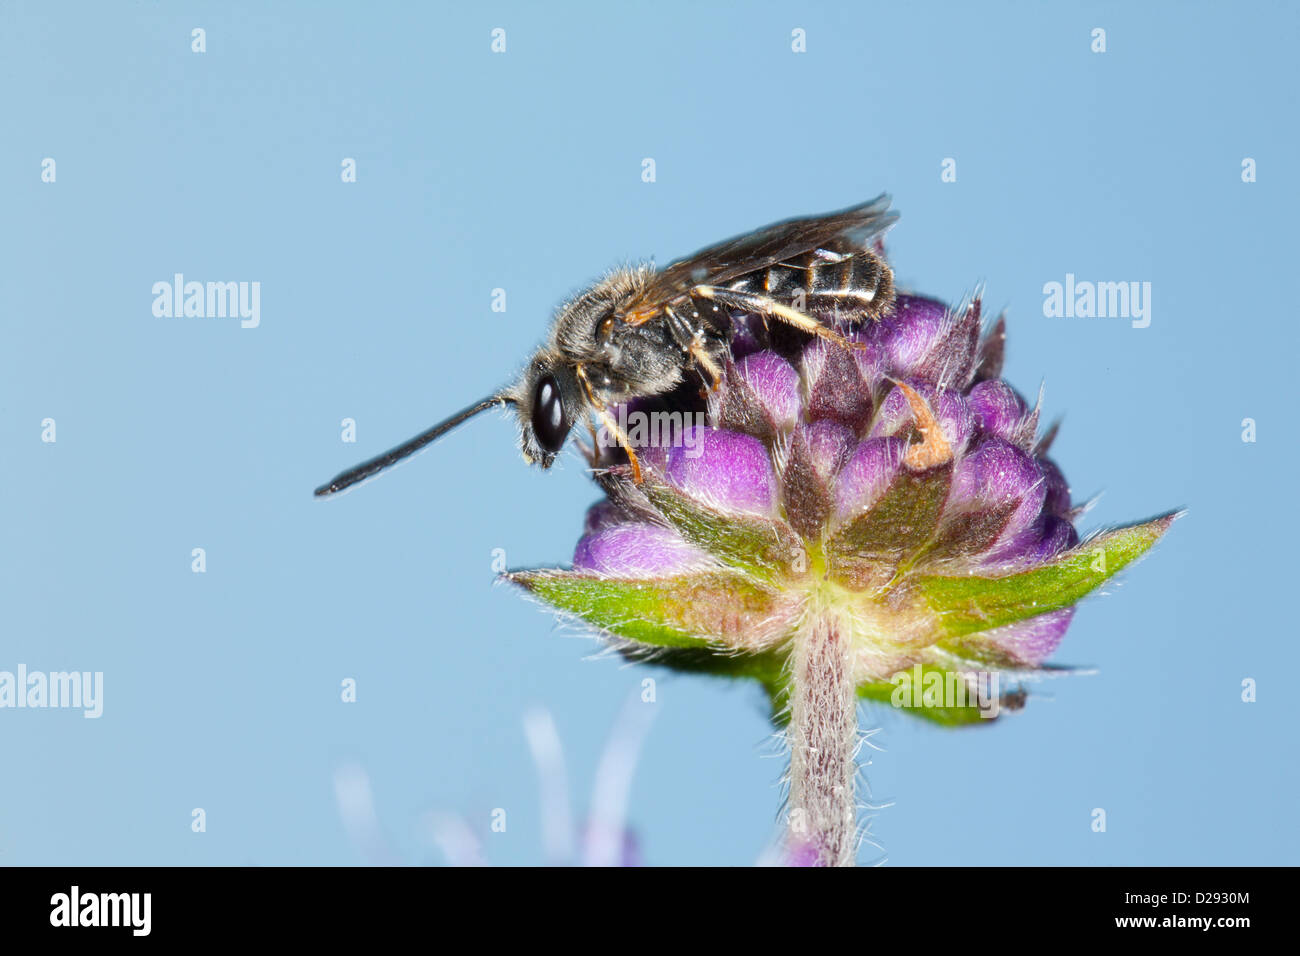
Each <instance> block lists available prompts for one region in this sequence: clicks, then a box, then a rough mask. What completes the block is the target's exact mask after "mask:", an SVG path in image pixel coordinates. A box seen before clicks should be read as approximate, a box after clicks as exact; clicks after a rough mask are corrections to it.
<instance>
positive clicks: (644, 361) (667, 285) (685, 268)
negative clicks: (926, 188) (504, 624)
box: [316, 196, 897, 497]
mask: <svg viewBox="0 0 1300 956" xmlns="http://www.w3.org/2000/svg"><path fill="white" fill-rule="evenodd" d="M888 210H889V199H888V197H886V196H880V197H878V198H876V199H873V200H872V201H871V202H867V203H863V204H861V205H858V206H852V207H850V208H848V209H845V210H842V211H840V212H833V213H828V214H826V215H824V216H809V217H806V218H802V219H787V220H785V221H783V222H779V223H776V224H774V225H771V226H767V227H766V228H763V229H760V230H758V231H757V232H752V233H748V234H746V235H743V236H737V237H736V238H734V239H729V240H727V241H726V242H721V243H719V244H717V245H715V246H710V247H708V248H707V249H702V250H700V251H699V252H697V253H696V254H695V255H693V256H689V257H688V258H685V259H680V260H678V261H676V262H674V263H672V264H671V265H669V266H667V267H666V268H664V269H661V270H656V269H655V268H654V267H652V266H639V267H635V268H629V269H618V270H615V271H614V272H612V273H610V274H609V275H608V276H606V277H605V278H603V279H601V280H600V281H599V282H597V283H596V284H595V285H593V286H592V287H591V288H589V289H587V290H586V291H585V292H583V293H582V294H581V295H579V296H577V297H576V298H574V299H573V300H571V301H569V302H566V303H564V304H563V305H561V306H560V308H559V309H558V310H557V311H556V317H555V323H554V325H553V326H552V327H551V333H550V336H549V338H548V339H547V341H546V344H545V345H543V346H542V347H541V348H540V349H538V351H537V354H536V355H534V356H533V358H532V361H530V362H529V363H528V366H527V368H525V369H524V372H523V374H522V375H521V376H520V378H519V381H518V382H516V383H515V384H514V385H513V386H511V387H510V388H507V389H505V390H503V391H502V392H500V393H499V394H496V395H492V396H491V397H489V398H485V399H483V400H482V401H480V402H477V403H476V404H474V405H471V406H470V407H469V408H466V409H464V410H463V411H461V412H459V413H457V414H456V415H453V416H452V417H451V418H449V419H447V420H446V421H444V422H440V423H439V424H437V425H435V426H433V427H432V428H430V429H429V430H428V431H425V432H421V433H420V434H419V435H417V436H415V437H414V438H412V439H411V440H410V441H408V442H406V443H405V444H403V445H399V446H398V447H396V448H394V449H392V450H390V451H387V452H385V453H384V454H382V455H379V456H378V457H376V458H372V459H370V460H369V461H366V462H362V463H361V464H360V465H357V466H356V467H355V468H351V469H349V470H348V471H345V472H343V473H341V474H339V475H337V476H336V477H335V478H334V479H333V480H331V481H330V482H329V483H328V484H325V485H322V486H321V487H319V488H317V489H316V495H317V496H318V497H323V496H326V495H331V494H334V493H335V492H338V491H342V490H343V489H345V488H348V487H350V486H351V485H354V484H356V483H357V482H359V481H364V480H365V479H367V478H370V477H371V476H373V475H375V474H378V473H379V472H380V471H383V470H384V469H385V468H387V467H389V466H390V465H393V464H395V463H396V462H398V461H401V460H402V459H403V458H406V457H407V456H409V455H413V454H414V453H415V452H417V451H419V450H420V449H422V448H424V447H425V446H426V445H428V444H430V443H431V442H433V441H434V440H436V439H437V438H439V437H441V436H442V435H445V434H446V433H447V432H449V431H451V430H452V429H453V428H455V427H456V426H457V425H459V424H461V423H462V422H464V421H465V420H466V419H469V418H472V417H473V416H475V415H477V414H478V413H479V412H482V411H485V410H487V409H489V408H494V407H497V406H504V405H513V406H514V407H515V409H516V410H517V411H518V413H519V433H520V449H521V451H522V452H523V456H524V460H525V461H526V462H528V463H529V464H533V463H536V464H540V465H541V466H542V467H543V468H549V467H550V466H551V464H552V463H553V462H554V461H555V457H556V455H558V454H559V453H560V450H561V449H562V448H563V447H564V443H565V441H566V439H567V438H568V436H569V433H570V432H571V431H572V429H573V427H574V425H576V424H577V423H578V422H579V421H580V420H581V419H582V418H583V417H584V416H585V415H587V414H588V413H591V414H594V415H595V416H596V418H597V419H599V420H600V422H601V424H603V425H604V426H605V427H606V428H608V429H609V430H610V433H611V434H612V435H614V436H615V438H616V439H617V440H618V441H619V444H620V445H622V446H623V448H624V449H625V450H626V451H627V454H628V458H629V461H630V463H631V466H632V474H633V478H634V480H636V481H637V482H638V483H639V482H640V481H641V471H640V466H639V465H638V463H637V458H636V455H635V454H634V453H633V451H632V449H631V448H629V447H628V442H627V436H626V435H624V434H623V433H622V431H621V430H620V428H619V426H618V422H617V420H616V419H615V418H614V416H613V415H612V414H611V412H610V408H611V406H616V405H618V404H620V403H623V402H626V401H628V400H629V399H632V398H639V397H649V396H656V395H663V394H665V393H667V392H669V391H671V390H672V389H674V388H676V387H677V386H678V385H680V384H681V383H682V382H683V380H684V378H685V376H686V375H687V374H688V373H690V372H695V373H697V374H698V375H700V377H701V378H702V379H703V380H704V382H705V384H706V385H708V386H709V387H710V388H714V389H716V388H717V386H718V383H719V382H720V381H721V379H722V372H723V367H724V365H725V362H726V357H727V355H728V352H729V349H730V345H731V340H732V337H733V336H734V334H735V329H734V327H733V324H732V314H733V312H734V313H747V314H750V315H755V316H759V317H761V318H762V319H763V320H764V321H767V320H769V319H770V320H775V321H777V322H782V323H785V324H787V325H789V326H792V327H793V328H796V329H799V330H800V331H802V332H805V333H808V334H810V335H815V336H820V337H821V338H824V339H827V340H829V341H831V342H834V343H836V344H837V345H840V346H842V347H844V348H854V347H855V346H854V345H853V343H851V342H850V341H849V340H848V339H846V338H845V337H844V336H843V335H841V334H840V333H839V332H838V331H836V329H835V328H834V327H833V325H832V322H831V321H830V319H829V318H828V316H829V317H835V316H838V317H840V318H847V319H848V320H849V321H859V322H861V321H866V320H874V319H878V318H880V317H881V316H882V315H885V314H887V313H888V311H889V310H890V309H891V308H892V306H893V303H894V279H893V272H892V271H891V270H890V268H889V266H888V265H887V264H886V263H885V260H884V259H883V258H882V257H881V256H880V255H879V254H878V253H877V252H876V251H874V250H873V249H872V248H871V246H872V244H873V243H875V242H878V240H879V239H880V237H881V236H882V235H883V234H884V232H885V230H886V229H888V228H889V226H891V225H892V224H893V223H894V221H895V220H896V219H897V216H896V215H895V214H893V213H890V212H889V211H888Z"/></svg>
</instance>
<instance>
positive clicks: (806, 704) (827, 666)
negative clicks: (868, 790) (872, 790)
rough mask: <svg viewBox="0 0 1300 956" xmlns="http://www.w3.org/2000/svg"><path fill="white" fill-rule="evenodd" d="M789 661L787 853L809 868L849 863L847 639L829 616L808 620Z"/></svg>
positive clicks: (851, 708) (851, 767)
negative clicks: (788, 811) (790, 666)
mask: <svg viewBox="0 0 1300 956" xmlns="http://www.w3.org/2000/svg"><path fill="white" fill-rule="evenodd" d="M791 664H792V669H791V674H790V681H791V684H790V726H789V730H788V735H789V740H790V802H789V807H790V814H789V843H790V852H791V856H792V859H794V860H795V861H797V862H801V863H805V864H808V865H812V866H853V865H854V863H855V860H856V856H857V804H856V802H855V800H854V796H853V779H854V776H855V774H856V773H857V762H856V753H857V743H858V707H857V695H856V694H855V693H854V687H853V680H852V673H851V668H850V661H849V647H848V640H847V639H846V635H845V634H843V632H842V629H841V627H840V624H839V621H838V620H837V619H836V618H835V617H834V616H833V615H831V614H828V613H825V612H822V613H816V612H815V613H813V614H811V615H810V616H809V618H808V620H807V621H806V623H805V624H804V626H803V627H802V628H801V629H800V632H799V634H798V635H797V636H796V638H795V642H794V648H793V654H792V661H791Z"/></svg>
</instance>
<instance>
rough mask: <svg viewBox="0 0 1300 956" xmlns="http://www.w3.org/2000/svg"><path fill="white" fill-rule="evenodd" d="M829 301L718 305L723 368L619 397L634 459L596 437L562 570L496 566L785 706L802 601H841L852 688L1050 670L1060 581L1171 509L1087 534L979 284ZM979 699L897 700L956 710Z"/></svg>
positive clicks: (838, 612) (975, 710)
mask: <svg viewBox="0 0 1300 956" xmlns="http://www.w3.org/2000/svg"><path fill="white" fill-rule="evenodd" d="M825 318H826V319H827V321H830V322H832V323H836V327H838V328H839V329H840V330H841V331H843V332H844V333H845V334H846V335H847V337H848V338H849V340H850V341H852V342H853V343H854V348H853V349H846V348H844V347H843V346H842V345H839V344H836V343H834V342H828V341H826V340H824V339H821V338H813V337H810V336H808V335H806V334H803V333H799V332H795V331H792V330H790V329H788V328H787V327H785V326H781V325H779V324H776V323H773V322H771V321H768V322H764V320H763V319H762V318H761V317H757V316H751V315H735V316H733V319H734V321H735V323H736V328H737V334H736V336H735V340H734V343H733V348H732V354H731V357H730V360H729V361H728V363H727V365H726V368H725V370H724V375H723V379H722V381H721V383H720V384H719V387H718V388H717V389H716V390H713V391H711V392H710V391H704V392H702V393H697V392H695V391H692V390H683V391H682V392H681V393H679V394H674V395H672V396H666V397H663V398H660V399H652V400H645V399H642V400H638V401H636V402H634V403H631V404H630V405H628V406H626V407H624V408H622V409H619V410H617V411H618V415H619V416H620V421H622V422H625V423H631V427H627V428H626V429H625V431H626V432H627V434H628V437H629V439H630V444H631V445H632V447H633V449H634V451H635V452H636V454H637V456H638V459H639V460H640V462H641V467H642V471H643V481H642V482H641V483H639V484H638V483H636V482H635V481H634V480H633V479H632V475H631V469H630V468H629V467H627V464H626V461H627V459H626V456H625V455H624V454H623V453H622V451H621V449H618V448H617V447H601V448H598V449H595V450H593V452H592V461H593V465H595V466H596V467H595V474H596V476H597V480H598V481H599V482H600V484H601V486H602V488H603V489H604V492H605V498H604V499H603V500H602V501H600V502H599V503H598V504H596V505H595V506H594V507H593V508H592V509H591V511H590V512H589V514H588V516H587V522H586V528H585V532H584V534H583V536H582V538H581V539H580V540H579V542H578V545H577V548H576V550H575V552H574V557H573V567H572V569H571V570H542V571H524V572H514V573H512V574H511V575H510V578H511V580H513V581H514V582H516V583H517V584H520V585H522V586H523V587H525V588H527V589H529V590H530V591H532V592H533V593H535V594H536V595H538V596H539V597H540V598H542V599H543V600H545V601H546V602H548V603H550V604H552V605H553V606H555V607H556V608H558V609H560V610H561V611H564V612H566V613H568V614H571V615H574V616H576V617H579V618H581V619H583V620H584V621H586V622H588V623H590V624H592V625H595V626H596V627H597V628H599V629H600V630H602V631H603V632H605V633H606V634H607V635H609V636H610V637H612V638H613V639H614V640H615V641H616V642H617V643H618V645H619V646H620V648H622V649H623V650H625V651H627V652H629V653H643V652H653V654H654V656H656V657H657V659H658V660H660V661H661V662H663V663H666V664H669V665H673V666H677V667H680V668H683V669H689V670H705V671H709V672H714V673H727V674H734V675H743V676H752V677H755V678H757V679H759V680H760V681H762V682H763V683H764V684H765V685H766V687H767V689H768V691H769V692H770V694H771V695H772V698H773V702H774V713H776V714H777V715H778V716H779V715H780V714H781V712H782V708H783V706H784V703H785V701H784V693H785V691H784V688H785V678H784V674H785V671H786V668H785V665H786V659H787V657H788V655H789V653H790V648H791V645H792V638H793V636H794V635H795V634H796V633H797V632H798V630H799V628H800V627H801V625H802V624H803V623H804V622H805V621H807V620H808V618H809V617H810V615H821V616H825V615H828V614H829V615H831V616H833V617H834V619H835V620H836V621H837V622H838V623H837V633H839V634H842V635H844V640H845V641H846V642H847V645H848V657H847V660H848V662H849V663H848V666H849V670H850V678H851V680H852V684H853V686H854V687H855V688H856V689H857V692H858V694H859V696H862V697H868V698H875V699H881V700H890V699H894V700H895V702H897V696H896V695H897V692H898V691H899V689H900V688H902V687H905V685H907V684H908V682H912V683H916V682H917V681H918V680H922V679H928V677H929V676H930V675H934V674H937V675H940V676H941V677H944V678H948V679H955V680H956V681H957V682H959V683H960V684H961V685H963V686H967V687H978V686H979V681H980V679H982V677H983V676H986V675H987V674H988V673H990V672H992V673H997V674H1007V673H1010V674H1013V675H1015V676H1016V677H1017V678H1020V677H1025V676H1029V675H1032V674H1033V673H1034V672H1036V671H1039V670H1041V669H1043V668H1044V667H1045V664H1046V661H1047V659H1048V658H1049V657H1050V656H1051V655H1052V653H1053V652H1054V651H1055V650H1056V648H1057V645H1058V644H1059V643H1060V642H1061V639H1062V637H1063V636H1064V634H1065V631H1066V629H1067V627H1068V626H1069V624H1070V621H1071V619H1072V617H1073V614H1074V605H1075V604H1076V602H1077V601H1078V600H1079V599H1080V598H1082V597H1083V596H1084V595H1086V594H1088V593H1090V592H1092V591H1093V590H1095V589H1096V588H1097V587H1098V586H1100V585H1101V584H1102V583H1103V582H1104V581H1105V580H1106V579H1107V578H1109V577H1110V576H1112V575H1113V574H1115V573H1116V572H1117V571H1119V570H1120V569H1121V568H1122V567H1124V566H1125V565H1126V564H1128V563H1129V562H1131V561H1133V560H1134V559H1135V558H1137V557H1139V556H1140V555H1141V554H1142V553H1143V552H1145V551H1146V550H1147V549H1148V548H1149V547H1150V546H1151V545H1152V544H1154V542H1155V541H1156V540H1157V539H1158V538H1159V537H1160V536H1161V535H1162V534H1163V533H1164V532H1165V530H1166V529H1167V528H1168V527H1169V524H1170V522H1171V521H1172V520H1173V518H1174V517H1175V516H1174V515H1166V516H1164V517H1160V518H1157V519H1155V520H1152V521H1149V522H1146V523H1144V524H1137V525H1133V526H1129V527H1125V528H1120V529H1117V530H1111V531H1106V532H1103V533H1100V534H1096V535H1094V536H1092V537H1090V538H1087V539H1084V540H1080V537H1079V535H1078V533H1077V532H1076V529H1075V525H1074V522H1075V519H1076V518H1077V517H1078V515H1079V509H1076V508H1075V506H1074V504H1073V502H1072V500H1071V497H1070V490H1069V486H1068V484H1067V483H1066V481H1065V478H1064V476H1063V474H1062V472H1061V470H1060V468H1059V467H1058V466H1057V465H1056V464H1055V462H1053V461H1052V460H1051V459H1050V458H1049V457H1048V449H1049V446H1050V444H1051V439H1052V438H1053V437H1054V430H1053V431H1049V432H1048V433H1047V434H1046V435H1045V436H1042V435H1040V428H1039V424H1040V423H1039V408H1038V406H1037V404H1033V405H1031V404H1030V403H1029V402H1027V401H1026V400H1025V398H1024V397H1023V396H1022V395H1020V394H1019V393H1018V392H1017V391H1016V390H1015V389H1013V388H1012V387H1011V386H1010V385H1008V384H1007V383H1006V382H1004V381H1002V379H1001V378H1000V377H999V376H1000V373H1001V366H1002V355H1003V344H1004V340H1005V324H1004V321H1003V320H1002V319H999V320H998V321H997V322H996V323H995V324H994V325H993V327H992V328H991V329H990V330H988V332H987V333H986V334H984V335H983V336H982V337H981V315H980V302H979V300H978V299H975V300H974V301H971V302H969V303H966V304H963V305H961V306H959V307H957V308H948V307H947V306H945V305H944V304H943V303H941V302H939V301H936V300H934V299H930V298H925V297H922V296H916V295H900V296H899V297H898V298H897V300H896V302H895V304H894V308H893V309H892V311H891V312H890V313H889V314H888V315H886V316H885V317H884V318H883V319H880V320H878V321H870V322H866V323H862V324H850V323H847V322H842V321H839V320H838V319H836V318H835V317H825ZM674 416H676V417H674ZM656 422H657V424H656ZM638 423H642V424H646V423H648V424H647V427H644V428H641V429H640V430H638V429H637V428H636V427H635V425H636V424H638ZM665 435H668V436H670V439H671V440H668V441H665V440H664V438H665ZM602 444H605V443H602ZM985 690H987V685H985ZM1015 694H1016V695H1019V691H1017V692H1015ZM1002 699H1003V701H1004V702H1009V701H1010V700H1011V699H1013V698H1010V697H1003V698H1002ZM1015 699H1019V698H1018V696H1017V697H1016V698H1015ZM987 703H988V702H987V701H984V700H981V699H980V698H979V696H978V695H975V696H972V697H970V698H968V699H966V700H965V701H962V702H959V703H957V704H954V703H953V701H951V700H949V699H946V698H942V697H939V698H934V697H926V696H924V695H921V696H919V697H918V698H917V703H916V706H914V707H910V708H909V709H912V710H913V711H914V712H917V713H921V714H924V715H925V716H928V717H931V718H933V719H936V720H939V721H941V722H944V723H964V722H967V721H970V720H973V719H975V718H976V717H977V716H978V715H979V714H980V713H981V712H986V711H987V707H986V706H985V705H986V704H987ZM985 715H987V713H985Z"/></svg>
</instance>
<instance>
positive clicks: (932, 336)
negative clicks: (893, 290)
mask: <svg viewBox="0 0 1300 956" xmlns="http://www.w3.org/2000/svg"><path fill="white" fill-rule="evenodd" d="M947 312H948V308H947V306H945V305H944V304H943V303H942V302H940V301H939V300H937V299H926V298H922V297H921V296H914V295H900V296H899V297H898V298H897V299H896V300H895V302H894V311H893V312H892V313H890V314H889V315H888V316H886V317H885V318H883V319H881V320H880V321H879V322H877V323H876V324H875V326H874V329H873V330H872V331H873V333H874V334H873V335H872V336H871V337H872V338H873V339H874V341H876V342H877V343H879V345H880V346H881V348H882V349H883V350H884V352H885V354H886V355H887V356H888V362H889V367H890V369H891V370H892V371H893V373H894V374H895V375H904V374H906V373H907V372H910V371H912V369H914V368H916V367H917V366H918V365H920V364H921V362H923V361H924V360H925V357H926V356H927V355H929V354H930V352H931V351H932V350H933V349H934V347H935V345H937V344H938V342H939V340H940V339H941V338H942V336H943V335H944V333H945V332H946V331H947V330H948V326H947V323H946V321H945V319H946V316H947Z"/></svg>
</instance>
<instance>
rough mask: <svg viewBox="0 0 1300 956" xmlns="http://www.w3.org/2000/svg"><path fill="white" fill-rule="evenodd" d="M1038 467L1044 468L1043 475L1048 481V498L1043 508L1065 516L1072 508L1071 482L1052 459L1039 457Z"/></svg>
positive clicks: (1049, 512)
mask: <svg viewBox="0 0 1300 956" xmlns="http://www.w3.org/2000/svg"><path fill="white" fill-rule="evenodd" d="M1038 467H1039V468H1041V469H1042V470H1043V477H1044V478H1045V479H1046V481H1047V499H1046V501H1044V502H1043V510H1044V511H1046V512H1047V513H1048V514H1053V515H1057V516H1059V517H1064V516H1065V514H1066V513H1067V512H1068V511H1069V510H1070V483H1069V482H1068V481H1066V480H1065V475H1064V474H1062V472H1061V469H1060V468H1058V467H1057V465H1056V462H1054V461H1052V459H1050V458H1040V459H1038Z"/></svg>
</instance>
